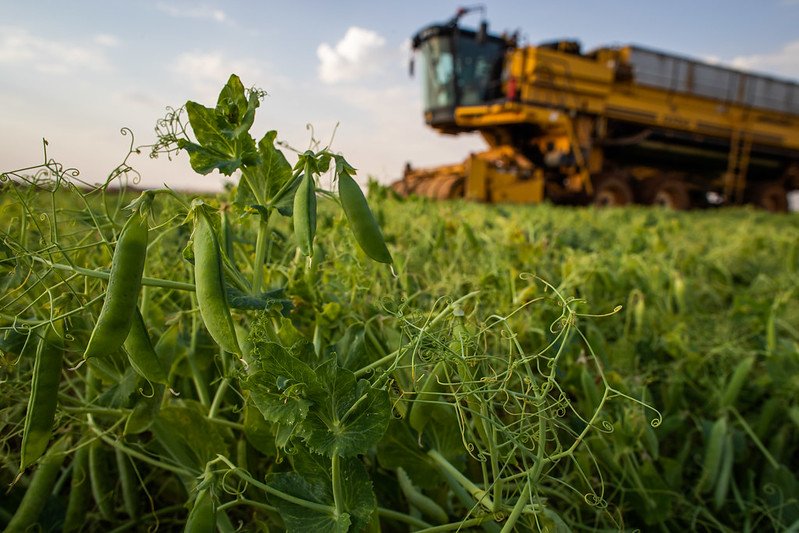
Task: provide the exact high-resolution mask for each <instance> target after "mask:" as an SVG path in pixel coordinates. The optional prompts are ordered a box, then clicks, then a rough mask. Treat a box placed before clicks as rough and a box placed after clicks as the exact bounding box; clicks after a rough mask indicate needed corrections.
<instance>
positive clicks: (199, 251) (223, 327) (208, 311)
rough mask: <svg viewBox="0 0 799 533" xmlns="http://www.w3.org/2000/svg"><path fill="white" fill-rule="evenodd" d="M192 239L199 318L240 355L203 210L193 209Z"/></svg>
mask: <svg viewBox="0 0 799 533" xmlns="http://www.w3.org/2000/svg"><path fill="white" fill-rule="evenodd" d="M193 240H194V244H193V250H194V282H195V285H196V287H197V305H198V307H199V308H200V316H202V319H203V322H204V323H205V327H206V329H208V333H210V334H211V337H212V338H213V339H214V341H216V343H217V344H218V345H219V346H221V347H222V349H224V350H226V351H228V352H232V353H235V354H239V355H241V348H240V347H239V341H238V339H237V338H236V330H235V327H234V323H233V317H232V316H231V315H230V307H229V306H228V301H227V292H226V291H225V278H224V272H223V266H222V254H221V251H220V249H219V240H218V239H217V237H216V233H215V232H214V228H213V225H212V224H211V220H210V219H209V217H208V214H207V213H206V212H205V211H204V209H203V208H202V207H197V208H195V216H194V235H193Z"/></svg>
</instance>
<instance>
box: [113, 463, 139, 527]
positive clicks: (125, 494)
mask: <svg viewBox="0 0 799 533" xmlns="http://www.w3.org/2000/svg"><path fill="white" fill-rule="evenodd" d="M114 453H115V455H116V462H117V469H118V470H119V482H120V484H121V487H122V503H123V504H124V506H125V512H126V513H127V514H128V516H129V517H131V518H134V519H135V518H138V517H139V498H138V487H137V486H136V478H135V474H134V473H133V469H132V468H131V465H130V459H128V456H127V455H125V453H124V452H123V451H122V450H120V449H119V448H114Z"/></svg>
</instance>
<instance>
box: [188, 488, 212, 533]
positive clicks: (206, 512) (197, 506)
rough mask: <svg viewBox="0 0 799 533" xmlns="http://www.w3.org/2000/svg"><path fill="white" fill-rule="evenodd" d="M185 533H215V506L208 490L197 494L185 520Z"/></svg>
mask: <svg viewBox="0 0 799 533" xmlns="http://www.w3.org/2000/svg"><path fill="white" fill-rule="evenodd" d="M183 531H184V532H185V533H211V532H213V531H216V505H214V499H213V495H212V494H211V491H210V490H209V489H207V488H206V489H201V490H200V492H198V493H197V498H196V499H195V500H194V505H192V507H191V511H190V512H189V517H188V519H187V520H186V528H185V529H184V530H183Z"/></svg>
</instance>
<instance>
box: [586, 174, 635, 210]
mask: <svg viewBox="0 0 799 533" xmlns="http://www.w3.org/2000/svg"><path fill="white" fill-rule="evenodd" d="M632 202H633V190H632V188H631V187H630V184H629V183H628V182H627V181H626V180H624V179H622V178H616V177H610V178H605V179H604V180H602V182H600V183H599V185H597V188H596V192H595V193H594V205H596V206H598V207H620V206H623V205H628V204H631V203H632Z"/></svg>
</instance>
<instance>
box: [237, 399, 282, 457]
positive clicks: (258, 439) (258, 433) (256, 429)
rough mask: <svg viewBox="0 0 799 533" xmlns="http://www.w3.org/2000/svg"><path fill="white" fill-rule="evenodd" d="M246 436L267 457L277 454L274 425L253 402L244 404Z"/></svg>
mask: <svg viewBox="0 0 799 533" xmlns="http://www.w3.org/2000/svg"><path fill="white" fill-rule="evenodd" d="M244 436H245V437H246V439H247V442H249V443H250V445H252V447H253V448H255V449H256V450H258V451H259V452H261V453H262V454H263V455H265V456H266V457H274V456H275V455H276V454H277V449H276V448H275V436H274V433H273V428H272V425H271V424H270V423H269V422H267V421H266V419H265V418H264V416H263V415H262V414H261V412H260V411H259V410H258V408H257V407H255V405H254V404H253V403H252V402H247V403H246V404H245V405H244Z"/></svg>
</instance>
